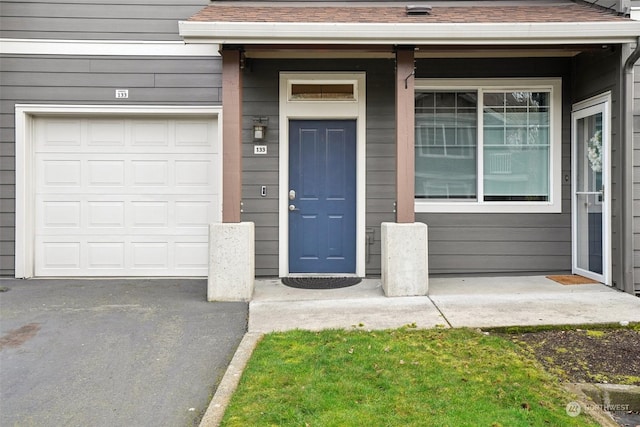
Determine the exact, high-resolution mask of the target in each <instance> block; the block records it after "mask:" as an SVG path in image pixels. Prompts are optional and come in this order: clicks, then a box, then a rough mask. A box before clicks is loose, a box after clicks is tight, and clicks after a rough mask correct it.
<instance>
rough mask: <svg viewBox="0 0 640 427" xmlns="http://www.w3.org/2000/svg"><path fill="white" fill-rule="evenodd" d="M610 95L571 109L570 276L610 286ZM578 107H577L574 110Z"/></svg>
mask: <svg viewBox="0 0 640 427" xmlns="http://www.w3.org/2000/svg"><path fill="white" fill-rule="evenodd" d="M609 105H610V99H609V96H601V97H597V98H594V99H593V100H591V102H585V103H581V104H579V105H578V106H574V112H573V114H572V116H573V126H572V131H573V132H572V133H573V155H572V160H573V162H572V164H573V197H572V202H573V273H574V274H580V275H582V276H585V277H589V278H591V279H594V280H598V281H599V282H602V283H605V284H607V285H610V284H611V239H610V235H611V232H610V228H611V213H610V212H611V211H610V205H611V203H610V201H611V184H610V157H609V152H610V151H609V135H610V125H609V120H610V119H609ZM576 107H577V108H576Z"/></svg>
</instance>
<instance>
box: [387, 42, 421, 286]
mask: <svg viewBox="0 0 640 427" xmlns="http://www.w3.org/2000/svg"><path fill="white" fill-rule="evenodd" d="M413 51H414V49H413V47H402V48H398V49H397V50H396V195H397V200H396V222H383V223H382V225H381V228H380V234H381V237H382V239H381V240H382V242H381V252H382V253H381V262H380V263H381V276H382V277H381V279H382V289H383V290H384V293H385V295H386V296H388V297H396V296H397V297H399V296H419V295H426V294H427V293H428V291H429V266H428V256H427V252H428V240H427V225H426V224H424V223H421V222H415V217H416V215H415V208H414V198H415V181H414V179H415V164H414V161H415V160H414V159H415V154H414V137H415V130H414V129H415V123H414V121H415V112H414V108H415V107H414V104H415V101H414V99H415V95H414V87H415V85H414V74H415V73H414V72H415V66H414V53H413Z"/></svg>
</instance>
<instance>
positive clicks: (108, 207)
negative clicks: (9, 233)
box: [36, 194, 221, 236]
mask: <svg viewBox="0 0 640 427" xmlns="http://www.w3.org/2000/svg"><path fill="white" fill-rule="evenodd" d="M36 203H37V204H38V205H39V206H40V208H39V209H37V216H36V228H37V230H38V231H39V233H38V234H46V235H77V236H81V235H93V234H96V235H104V234H129V235H154V234H161V235H168V234H175V235H201V234H206V233H207V229H208V226H209V224H210V223H211V222H216V221H218V222H219V221H220V217H221V213H220V211H219V198H218V196H206V195H205V196H199V195H194V196H184V195H180V196H173V195H166V194H161V195H146V196H144V198H143V199H142V200H141V198H140V197H139V196H120V195H103V196H101V197H100V199H95V196H75V197H74V198H70V196H69V195H64V194H63V195H53V196H39V197H37V198H36Z"/></svg>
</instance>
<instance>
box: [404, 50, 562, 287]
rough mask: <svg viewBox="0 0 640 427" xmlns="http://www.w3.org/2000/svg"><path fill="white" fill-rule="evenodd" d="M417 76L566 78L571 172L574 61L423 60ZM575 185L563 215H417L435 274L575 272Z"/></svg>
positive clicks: (431, 267)
mask: <svg viewBox="0 0 640 427" xmlns="http://www.w3.org/2000/svg"><path fill="white" fill-rule="evenodd" d="M416 76H417V77H423V78H446V77H455V78H484V77H486V78H490V77H505V78H509V77H563V114H562V118H563V128H562V176H564V175H565V174H569V175H570V174H571V150H570V126H571V118H570V111H571V107H570V105H571V90H570V87H571V84H570V61H569V60H567V59H545V58H521V59H518V60H508V59H478V60H474V61H465V60H460V59H445V60H437V61H434V60H419V61H418V68H417V70H416ZM570 212H571V187H570V184H569V183H563V186H562V213H561V214H430V213H419V214H416V221H420V222H424V223H426V224H427V225H428V227H429V271H430V273H431V274H473V273H482V274H489V273H498V274H499V273H521V274H527V273H535V274H542V273H548V272H554V271H555V272H557V271H569V270H571V214H570Z"/></svg>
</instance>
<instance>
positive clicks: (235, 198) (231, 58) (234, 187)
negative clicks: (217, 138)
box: [222, 49, 242, 223]
mask: <svg viewBox="0 0 640 427" xmlns="http://www.w3.org/2000/svg"><path fill="white" fill-rule="evenodd" d="M241 57H242V51H241V50H240V49H233V50H232V49H223V50H222V155H223V166H222V222H227V223H233V222H240V203H241V201H242V70H241V69H240V61H241Z"/></svg>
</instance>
